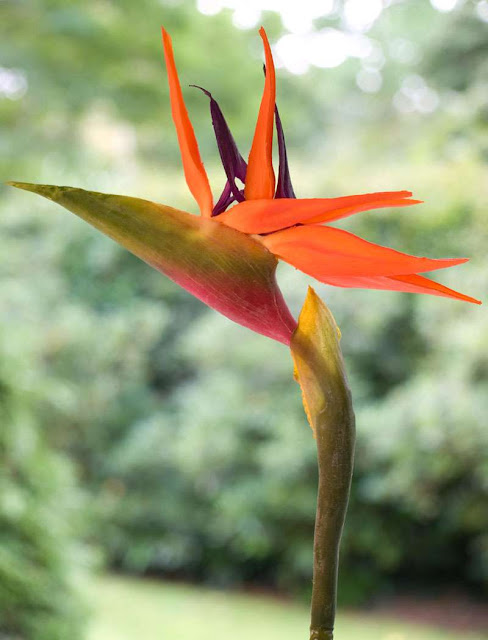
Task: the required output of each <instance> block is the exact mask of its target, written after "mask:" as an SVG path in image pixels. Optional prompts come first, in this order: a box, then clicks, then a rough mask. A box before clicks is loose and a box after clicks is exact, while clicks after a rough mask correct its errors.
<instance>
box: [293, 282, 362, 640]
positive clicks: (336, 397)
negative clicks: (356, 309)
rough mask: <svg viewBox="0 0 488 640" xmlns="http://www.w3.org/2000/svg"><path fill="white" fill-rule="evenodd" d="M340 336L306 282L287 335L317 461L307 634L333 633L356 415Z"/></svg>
mask: <svg viewBox="0 0 488 640" xmlns="http://www.w3.org/2000/svg"><path fill="white" fill-rule="evenodd" d="M339 340H340V333H339V330H338V328H337V325H336V323H335V321H334V318H333V316H332V314H331V313H330V311H329V310H328V308H327V307H326V305H325V304H324V303H323V302H322V301H321V300H320V298H319V297H318V296H317V295H316V293H315V292H314V290H313V289H312V288H310V289H309V291H308V296H307V299H306V301H305V304H304V306H303V309H302V312H301V314H300V318H299V321H298V328H297V330H296V331H295V333H294V335H293V337H292V341H291V351H292V356H293V360H294V363H295V377H296V379H297V381H298V382H299V384H300V386H301V388H302V395H303V404H304V407H305V411H306V413H307V417H308V420H309V422H310V426H311V427H312V429H313V431H314V435H315V438H316V442H317V457H318V466H319V486H318V496H317V513H316V519H315V538H314V564H313V589H312V606H311V624H310V640H332V638H333V632H334V620H335V611H336V600H337V573H338V564H339V546H340V542H341V536H342V530H343V526H344V520H345V517H346V511H347V504H348V501H349V492H350V487H351V478H352V471H353V462H354V442H355V420H354V412H353V408H352V401H351V393H350V391H349V387H348V384H347V378H346V374H345V370H344V360H343V357H342V352H341V348H340V344H339Z"/></svg>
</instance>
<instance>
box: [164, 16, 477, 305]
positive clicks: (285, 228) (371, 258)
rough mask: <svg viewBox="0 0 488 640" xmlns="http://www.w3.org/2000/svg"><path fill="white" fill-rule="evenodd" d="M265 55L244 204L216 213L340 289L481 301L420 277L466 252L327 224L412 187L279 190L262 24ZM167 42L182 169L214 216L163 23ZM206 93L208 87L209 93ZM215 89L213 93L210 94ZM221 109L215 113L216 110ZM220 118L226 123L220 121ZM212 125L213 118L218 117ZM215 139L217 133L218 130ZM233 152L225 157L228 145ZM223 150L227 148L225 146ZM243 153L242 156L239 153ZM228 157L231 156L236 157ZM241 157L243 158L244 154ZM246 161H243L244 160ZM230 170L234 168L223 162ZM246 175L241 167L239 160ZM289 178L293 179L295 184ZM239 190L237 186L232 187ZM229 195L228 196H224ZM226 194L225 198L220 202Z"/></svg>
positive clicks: (399, 198)
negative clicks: (407, 246)
mask: <svg viewBox="0 0 488 640" xmlns="http://www.w3.org/2000/svg"><path fill="white" fill-rule="evenodd" d="M259 33H260V35H261V38H262V40H263V45H264V54H265V61H266V66H265V81H264V91H263V97H262V100H261V105H260V109H259V113H258V118H257V123H256V128H255V132H254V138H253V141H252V146H251V150H250V153H249V158H248V163H247V169H245V186H244V191H243V192H239V193H237V194H235V195H236V197H235V198H234V200H235V199H237V200H238V201H239V202H238V204H236V205H235V206H233V207H232V208H230V209H227V210H224V211H220V210H219V211H218V212H217V213H216V212H215V211H214V212H213V214H214V218H213V219H215V220H217V221H218V222H220V223H221V224H224V225H227V226H228V227H231V228H233V229H235V230H237V231H240V232H242V233H245V234H249V235H253V236H254V237H258V238H259V240H260V241H261V242H262V244H264V246H265V247H266V248H267V249H268V250H269V251H270V252H271V253H273V254H274V255H275V256H276V257H277V258H279V259H281V260H283V261H285V262H288V263H289V264H291V265H293V266H294V267H296V268H297V269H300V270H301V271H303V272H304V273H306V274H308V275H310V276H313V277H314V278H316V279H317V280H320V281H321V282H324V283H326V284H330V285H333V286H337V287H360V288H365V289H389V290H393V291H406V292H411V293H428V294H431V295H437V296H444V297H449V298H456V299H459V300H463V301H466V302H473V303H476V304H480V302H479V300H476V299H475V298H471V297H470V296H467V295H465V294H462V293H459V292H457V291H454V290H453V289H449V288H448V287H445V286H443V285H441V284H439V283H437V282H434V281H432V280H429V279H428V278H426V277H424V276H422V275H420V274H421V273H425V272H428V271H434V270H437V269H445V268H448V267H452V266H455V265H458V264H462V263H464V262H466V261H467V258H455V259H431V258H424V257H417V256H411V255H408V254H406V253H402V252H400V251H396V250H394V249H391V248H389V247H383V246H380V245H378V244H374V243H371V242H368V241H366V240H363V239H362V238H359V237H358V236H355V235H354V234H352V233H349V232H347V231H344V230H341V229H337V228H335V227H330V226H328V225H327V224H325V223H330V222H336V221H337V220H340V219H342V218H345V217H346V216H350V215H353V214H356V213H359V212H361V211H369V210H373V209H380V208H384V207H407V206H411V205H414V204H418V203H420V202H422V201H421V200H414V199H412V198H411V196H412V193H411V192H410V191H394V192H388V191H387V192H380V193H367V194H360V195H352V196H344V197H340V198H304V199H296V198H295V197H293V196H294V192H293V189H292V188H291V189H290V194H293V195H290V197H282V196H278V195H277V193H275V174H274V169H273V159H272V147H273V127H274V126H275V124H276V126H277V128H278V127H279V129H278V133H279V135H278V143H279V145H281V146H280V161H281V160H282V158H284V160H285V162H287V160H286V149H285V148H284V137H283V132H282V129H281V121H280V120H279V116H278V112H277V109H276V79H275V68H274V63H273V57H272V54H271V48H270V45H269V41H268V38H267V36H266V33H265V31H264V29H263V28H261V29H260V32H259ZM163 44H164V51H165V57H166V64H167V69H168V80H169V86H170V99H171V108H172V114H173V119H174V122H175V127H176V131H177V135H178V141H179V144H180V149H181V156H182V160H183V168H184V171H185V177H186V181H187V183H188V186H189V189H190V191H191V192H192V194H193V195H194V197H195V200H196V201H197V203H198V205H199V207H200V210H201V213H202V215H204V216H210V215H212V206H213V205H212V202H213V201H212V194H211V192H210V187H209V182H208V178H207V174H206V172H205V168H204V166H203V163H202V161H201V158H200V153H199V151H198V145H197V141H196V138H195V134H194V131H193V128H192V125H191V122H190V120H189V117H188V113H187V110H186V107H185V104H184V100H183V95H182V92H181V87H180V83H179V80H178V76H177V71H176V66H175V63H174V58H173V50H172V46H171V40H170V38H169V36H168V34H167V33H166V32H165V31H164V29H163ZM206 93H207V94H208V92H206ZM208 95H210V94H208ZM211 99H212V108H213V109H214V111H213V112H212V113H213V116H212V119H213V120H214V116H215V113H217V114H218V117H219V123H220V125H219V126H220V128H219V131H220V132H224V133H225V136H224V137H225V139H222V140H219V139H218V142H219V149H220V150H221V156H222V157H223V158H225V157H229V158H231V160H232V157H240V156H239V153H238V151H237V147H236V145H235V142H234V140H233V138H232V135H231V133H230V131H229V130H228V127H227V125H226V123H225V119H224V117H223V114H222V113H221V112H220V108H219V107H218V105H217V103H216V102H215V100H214V99H213V98H211ZM215 110H217V111H215ZM222 123H223V125H222ZM214 126H215V120H214ZM216 132H217V137H218V138H219V134H218V131H217V129H216ZM226 149H231V150H232V153H231V154H230V155H229V154H228V155H227V156H226V155H225V150H226ZM222 150H223V152H222ZM241 159H242V158H241ZM231 160H230V161H231ZM242 162H244V161H243V160H242ZM244 164H245V163H244ZM226 172H229V167H226ZM285 173H286V175H288V166H287V165H286V167H283V166H281V165H280V174H283V175H284V174H285ZM241 174H242V166H241ZM290 184H291V183H290ZM234 188H235V185H234ZM227 189H228V193H227V194H226V192H225V190H224V193H223V196H222V197H223V201H224V208H225V206H226V203H227V202H231V201H232V199H233V198H232V193H231V189H230V187H227ZM225 195H227V200H226V198H225V197H224V196H225ZM222 197H221V201H222Z"/></svg>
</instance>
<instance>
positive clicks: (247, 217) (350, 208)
mask: <svg viewBox="0 0 488 640" xmlns="http://www.w3.org/2000/svg"><path fill="white" fill-rule="evenodd" d="M411 195H412V194H411V192H410V191H388V192H380V193H365V194H362V195H358V196H344V197H342V198H301V199H299V200H294V199H292V198H280V199H277V200H251V201H247V202H241V203H239V204H238V205H236V206H235V207H232V209H229V211H226V212H225V213H223V214H222V215H221V216H220V217H219V220H220V222H223V223H225V224H226V225H227V226H229V227H233V228H234V229H237V230H238V231H242V232H243V233H271V232H273V231H278V230H279V229H286V228H287V227H292V226H293V225H295V224H299V223H301V224H312V223H314V224H316V223H319V222H331V221H333V220H338V219H339V218H344V217H345V216H349V215H352V214H353V213H359V211H367V210H369V209H380V208H383V207H407V206H409V205H412V204H418V203H419V202H421V200H408V198H409V197H410V196H411Z"/></svg>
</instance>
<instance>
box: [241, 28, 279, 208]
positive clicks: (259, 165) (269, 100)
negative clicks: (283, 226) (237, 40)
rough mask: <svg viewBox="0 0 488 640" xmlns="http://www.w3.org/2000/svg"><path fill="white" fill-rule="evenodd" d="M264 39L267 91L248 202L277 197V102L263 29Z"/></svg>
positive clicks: (252, 157)
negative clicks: (275, 191)
mask: <svg viewBox="0 0 488 640" xmlns="http://www.w3.org/2000/svg"><path fill="white" fill-rule="evenodd" d="M259 35H260V36H261V38H262V39H263V44H264V54H265V58H266V77H265V80H264V91H263V97H262V100H261V106H260V107H259V114H258V120H257V122H256V130H255V132H254V139H253V141H252V147H251V151H250V153H249V161H248V167H247V174H246V186H245V189H244V195H245V196H246V200H256V199H258V198H272V197H273V195H274V187H275V176H274V171H273V155H272V154H273V124H274V109H275V100H276V79H275V69H274V63H273V56H272V55H271V48H270V46H269V42H268V37H267V35H266V32H265V30H264V29H263V27H261V29H260V30H259Z"/></svg>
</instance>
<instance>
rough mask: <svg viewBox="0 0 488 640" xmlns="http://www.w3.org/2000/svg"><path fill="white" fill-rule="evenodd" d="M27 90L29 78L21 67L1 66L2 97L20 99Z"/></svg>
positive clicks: (0, 84)
mask: <svg viewBox="0 0 488 640" xmlns="http://www.w3.org/2000/svg"><path fill="white" fill-rule="evenodd" d="M26 92H27V78H26V77H25V75H24V73H23V72H22V71H21V70H20V69H7V68H5V67H0V97H4V98H9V100H20V98H22V97H23V96H24V95H25V94H26Z"/></svg>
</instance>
